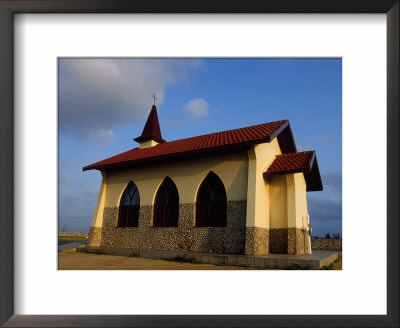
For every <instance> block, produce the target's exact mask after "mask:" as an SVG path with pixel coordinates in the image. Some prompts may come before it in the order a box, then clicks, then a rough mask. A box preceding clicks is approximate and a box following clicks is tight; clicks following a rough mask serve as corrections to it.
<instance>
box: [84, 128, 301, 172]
mask: <svg viewBox="0 0 400 328" xmlns="http://www.w3.org/2000/svg"><path fill="white" fill-rule="evenodd" d="M288 129H289V130H290V125H289V121H288V120H280V121H274V122H267V123H262V124H257V125H252V126H247V127H243V128H237V129H230V130H225V131H218V132H213V133H207V134H203V135H200V136H194V137H188V138H183V139H177V140H173V141H169V142H163V143H160V144H157V145H155V146H153V147H149V148H142V149H140V148H139V149H138V148H134V149H131V150H128V151H126V152H124V153H120V154H117V155H114V156H112V157H109V158H106V159H104V160H102V161H98V162H96V163H93V164H90V165H87V166H85V167H84V168H83V170H84V171H86V170H90V169H100V170H102V169H106V168H112V167H117V166H121V165H126V164H134V163H144V162H146V163H147V162H149V161H155V160H160V159H167V158H171V157H177V156H187V155H188V154H192V155H193V154H199V153H205V152H209V151H214V150H215V151H219V150H227V149H238V148H239V147H247V146H249V145H250V144H255V143H260V142H271V141H272V140H273V139H274V138H275V137H277V136H279V135H280V134H281V132H283V131H286V130H288ZM290 135H291V132H290ZM279 138H280V137H279ZM278 141H279V142H280V143H281V141H280V140H278ZM282 142H287V143H288V144H289V146H288V147H287V149H288V151H290V150H292V151H293V150H295V149H296V146H295V145H294V142H292V141H291V140H290V139H289V140H284V141H282Z"/></svg>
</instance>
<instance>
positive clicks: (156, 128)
mask: <svg viewBox="0 0 400 328" xmlns="http://www.w3.org/2000/svg"><path fill="white" fill-rule="evenodd" d="M151 139H153V140H155V141H157V142H160V143H163V142H165V140H164V139H163V138H162V137H161V130H160V123H159V122H158V115H157V107H156V105H153V107H152V108H151V111H150V114H149V116H148V117H147V121H146V124H145V126H144V128H143V132H142V135H141V136H139V137H137V138H135V139H133V140H135V141H137V142H142V141H146V140H151Z"/></svg>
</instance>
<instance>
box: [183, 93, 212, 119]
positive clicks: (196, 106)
mask: <svg viewBox="0 0 400 328" xmlns="http://www.w3.org/2000/svg"><path fill="white" fill-rule="evenodd" d="M208 107H209V105H208V102H207V101H206V100H204V99H202V98H195V99H192V100H191V101H189V102H188V103H187V104H186V105H185V106H183V108H184V110H185V111H186V112H188V113H190V114H191V115H193V117H197V118H200V117H205V116H207V115H208Z"/></svg>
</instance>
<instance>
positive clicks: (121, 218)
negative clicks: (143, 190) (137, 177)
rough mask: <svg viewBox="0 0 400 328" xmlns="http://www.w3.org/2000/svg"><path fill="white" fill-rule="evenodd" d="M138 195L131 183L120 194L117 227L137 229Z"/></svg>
mask: <svg viewBox="0 0 400 328" xmlns="http://www.w3.org/2000/svg"><path fill="white" fill-rule="evenodd" d="M139 207H140V195H139V190H138V188H137V187H136V185H135V184H134V183H133V182H132V181H131V182H129V184H128V186H127V187H126V188H125V190H124V193H123V194H122V197H121V201H120V203H119V209H118V225H117V226H118V227H137V226H138V223H139Z"/></svg>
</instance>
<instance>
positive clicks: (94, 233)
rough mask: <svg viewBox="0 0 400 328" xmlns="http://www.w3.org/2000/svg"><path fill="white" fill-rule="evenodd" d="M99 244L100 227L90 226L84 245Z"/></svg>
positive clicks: (95, 245)
mask: <svg viewBox="0 0 400 328" xmlns="http://www.w3.org/2000/svg"><path fill="white" fill-rule="evenodd" d="M100 245H101V228H97V227H90V230H89V234H88V239H87V242H86V246H90V247H99V246H100Z"/></svg>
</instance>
